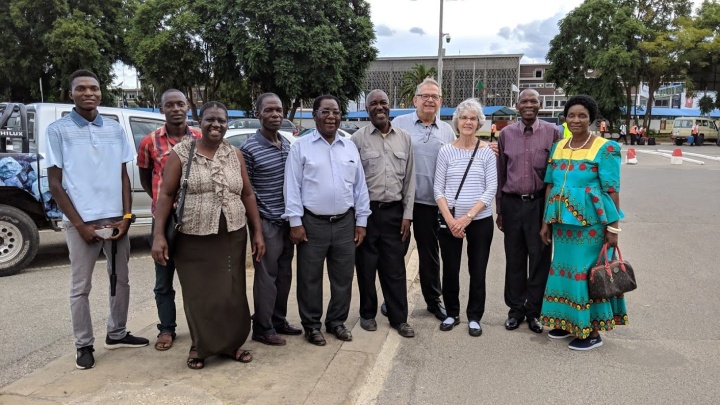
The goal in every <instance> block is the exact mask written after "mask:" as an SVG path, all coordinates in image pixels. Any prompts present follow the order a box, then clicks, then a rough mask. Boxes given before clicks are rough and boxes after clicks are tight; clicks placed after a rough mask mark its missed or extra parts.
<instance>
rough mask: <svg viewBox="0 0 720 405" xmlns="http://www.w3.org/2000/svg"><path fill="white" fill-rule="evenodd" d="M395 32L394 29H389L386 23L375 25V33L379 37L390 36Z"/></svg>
mask: <svg viewBox="0 0 720 405" xmlns="http://www.w3.org/2000/svg"><path fill="white" fill-rule="evenodd" d="M394 33H395V30H392V29H390V27H388V26H387V25H383V24H380V25H378V26H376V27H375V34H377V36H379V37H390V36H392V35H393V34H394Z"/></svg>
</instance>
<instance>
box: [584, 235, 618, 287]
mask: <svg viewBox="0 0 720 405" xmlns="http://www.w3.org/2000/svg"><path fill="white" fill-rule="evenodd" d="M607 251H608V244H607V242H606V243H605V244H603V246H602V248H601V249H600V254H598V259H597V263H596V264H595V265H596V266H600V265H602V266H604V267H605V273H607V275H608V276H612V273H611V272H610V262H611V261H612V260H613V259H615V258H616V257H619V258H620V270H622V271H624V272H627V269H626V268H625V262H624V261H623V258H622V253H621V252H620V247H619V246H615V249H614V250H613V257H611V258H609V259H608V253H607ZM590 279H591V281H592V280H593V279H594V277H593V274H590Z"/></svg>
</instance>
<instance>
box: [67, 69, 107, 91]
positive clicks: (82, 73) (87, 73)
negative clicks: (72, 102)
mask: <svg viewBox="0 0 720 405" xmlns="http://www.w3.org/2000/svg"><path fill="white" fill-rule="evenodd" d="M78 77H92V78H93V79H95V80H96V81H97V82H98V84H100V79H98V77H97V75H96V74H95V73H93V72H91V71H89V70H85V69H79V70H76V71H74V72H72V73H71V74H70V78H69V79H68V84H69V85H70V90H72V87H73V81H74V80H75V79H77V78H78Z"/></svg>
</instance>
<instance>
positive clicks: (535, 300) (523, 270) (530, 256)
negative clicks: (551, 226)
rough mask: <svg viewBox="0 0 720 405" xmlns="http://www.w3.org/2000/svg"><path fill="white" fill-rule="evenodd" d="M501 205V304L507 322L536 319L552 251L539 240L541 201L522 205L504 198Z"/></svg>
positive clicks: (517, 199)
mask: <svg viewBox="0 0 720 405" xmlns="http://www.w3.org/2000/svg"><path fill="white" fill-rule="evenodd" d="M543 195H544V194H543ZM501 201H502V216H503V218H502V220H503V230H504V232H505V261H506V265H505V304H506V305H507V306H508V307H510V312H509V316H510V317H511V318H517V319H519V320H523V319H524V318H525V317H527V318H537V317H539V316H540V308H541V307H542V299H543V294H544V293H545V284H547V279H548V274H549V272H550V259H551V255H552V248H551V247H550V246H546V245H545V244H544V243H543V242H542V240H540V227H541V225H542V220H543V214H544V208H545V199H544V198H542V197H540V198H536V199H535V200H533V201H522V200H521V199H519V198H516V197H512V196H509V195H504V196H503V198H502V200H501Z"/></svg>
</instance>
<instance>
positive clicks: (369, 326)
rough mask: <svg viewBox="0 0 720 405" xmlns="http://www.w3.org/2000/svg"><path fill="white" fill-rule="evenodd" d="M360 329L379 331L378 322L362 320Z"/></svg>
mask: <svg viewBox="0 0 720 405" xmlns="http://www.w3.org/2000/svg"><path fill="white" fill-rule="evenodd" d="M360 327H361V328H363V329H365V330H366V331H368V332H373V331H376V330H377V322H375V320H374V319H365V318H362V317H361V318H360Z"/></svg>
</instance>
